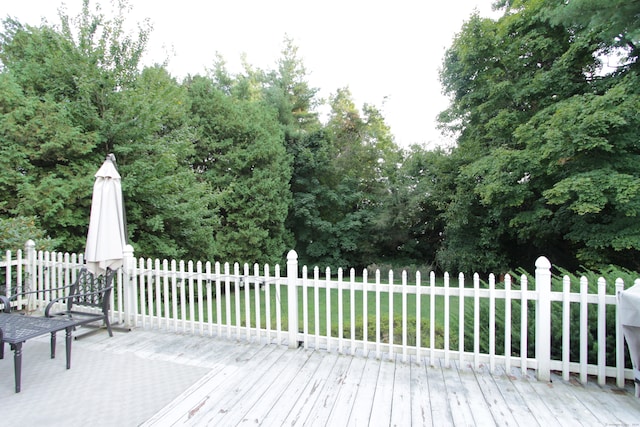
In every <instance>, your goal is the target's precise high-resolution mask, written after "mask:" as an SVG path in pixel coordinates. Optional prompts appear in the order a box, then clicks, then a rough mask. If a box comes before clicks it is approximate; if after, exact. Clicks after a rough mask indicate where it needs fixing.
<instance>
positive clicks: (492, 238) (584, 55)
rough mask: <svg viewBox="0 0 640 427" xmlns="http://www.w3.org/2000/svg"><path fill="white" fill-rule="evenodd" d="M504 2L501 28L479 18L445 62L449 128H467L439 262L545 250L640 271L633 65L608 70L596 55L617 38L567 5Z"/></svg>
mask: <svg viewBox="0 0 640 427" xmlns="http://www.w3.org/2000/svg"><path fill="white" fill-rule="evenodd" d="M575 3H576V4H577V3H579V2H575ZM584 3H585V4H586V2H584ZM569 4H570V5H574V2H569ZM503 6H506V9H505V14H504V16H503V17H502V18H500V19H499V20H497V21H492V20H489V19H481V18H480V17H478V16H477V15H476V16H472V17H471V19H470V20H469V21H468V22H467V23H466V24H465V26H464V27H463V30H462V32H461V33H460V34H459V35H458V36H457V37H456V39H455V40H454V43H453V45H452V47H451V49H450V50H449V51H448V52H447V55H446V59H445V62H444V67H443V71H442V76H441V78H442V82H443V84H444V87H445V91H446V92H447V93H448V94H449V95H450V96H451V97H452V103H451V107H450V108H449V109H448V110H447V111H446V112H445V113H443V114H442V115H441V120H442V122H444V123H445V124H448V125H449V126H452V128H453V129H457V130H458V131H459V132H460V133H459V138H458V143H459V144H458V147H457V148H456V149H455V150H454V152H453V154H452V155H453V156H454V157H457V158H459V160H460V169H459V171H460V174H459V179H458V181H457V183H456V192H455V195H454V197H453V199H452V201H451V203H450V204H449V206H448V208H447V219H448V221H447V226H446V229H445V234H444V235H445V242H444V246H443V249H442V250H441V251H440V259H441V261H442V262H443V263H444V262H447V260H448V262H449V263H450V267H454V266H455V267H458V268H460V269H469V270H476V269H477V270H480V269H486V268H490V269H507V268H509V267H514V266H518V265H523V263H524V262H526V258H533V257H534V255H537V254H539V253H544V254H546V255H548V256H550V257H552V258H553V259H554V261H555V262H557V263H560V264H563V265H565V266H567V267H569V268H573V267H575V266H576V265H577V264H578V263H583V264H585V265H587V266H590V267H593V266H598V265H601V264H606V263H609V262H620V263H622V264H623V265H625V266H632V265H635V261H633V260H634V258H635V257H637V250H638V249H639V248H640V245H638V241H637V239H636V237H635V234H636V233H634V232H633V230H632V229H631V228H630V227H629V226H628V224H630V223H631V222H633V217H634V216H635V215H636V205H637V201H638V195H639V193H638V191H637V188H638V187H637V185H638V181H637V180H638V172H637V168H635V169H634V168H633V167H630V166H629V162H632V163H633V162H634V159H635V156H636V155H637V154H638V153H637V151H636V150H635V148H634V146H633V144H630V143H629V141H630V140H632V139H633V137H632V136H631V135H633V134H634V132H635V131H636V130H637V125H638V124H637V118H636V117H635V116H633V115H632V114H630V111H632V110H633V109H634V108H635V106H636V105H637V104H636V103H637V91H636V90H635V89H634V85H633V83H632V82H635V80H636V77H635V74H634V73H633V64H630V63H627V64H626V65H625V66H624V67H623V68H622V69H621V70H620V71H619V72H617V73H612V74H606V73H603V72H602V71H601V70H602V63H601V61H600V59H599V58H598V55H599V54H600V53H602V52H607V51H608V52H611V51H613V50H614V48H615V43H617V41H615V42H614V41H612V40H611V37H610V34H611V33H610V28H606V29H605V27H602V26H597V25H595V26H594V25H591V24H589V25H587V24H585V23H584V20H583V19H582V18H581V19H579V20H576V19H570V18H566V17H571V16H574V15H573V14H570V13H569V14H567V13H565V12H567V11H568V10H569V9H570V8H571V7H573V6H568V5H567V2H563V1H553V2H538V1H532V0H530V1H528V0H521V1H513V2H509V3H508V4H507V3H506V2H503ZM608 7H611V8H615V5H614V4H612V5H610V6H607V8H608ZM607 13H608V15H607ZM604 15H606V16H609V15H611V16H614V15H615V13H612V11H611V10H610V11H609V12H605V13H603V16H604ZM558 16H563V17H565V18H566V20H564V21H563V20H561V19H558V18H557V17H558ZM624 22H627V20H626V19H625V20H624ZM625 25H626V24H625V23H623V22H621V23H620V28H618V29H617V30H616V31H617V32H619V33H621V34H623V33H624V32H625V31H624V27H625ZM614 26H615V25H614ZM607 40H608V41H607ZM628 52H633V49H631V48H630V50H628ZM632 56H633V55H631V54H630V55H629V57H628V60H630V61H633V58H632ZM622 99H624V102H622ZM594 231H595V233H594ZM472 236H475V238H473V239H471V237H472ZM514 248H518V250H514ZM633 254H636V255H633ZM630 255H631V256H630ZM451 260H457V261H453V262H452V261H451Z"/></svg>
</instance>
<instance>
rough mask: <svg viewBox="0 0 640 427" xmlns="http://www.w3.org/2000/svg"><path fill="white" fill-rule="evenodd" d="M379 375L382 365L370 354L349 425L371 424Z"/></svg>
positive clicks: (366, 360)
mask: <svg viewBox="0 0 640 427" xmlns="http://www.w3.org/2000/svg"><path fill="white" fill-rule="evenodd" d="M379 374H380V363H379V361H378V360H376V359H375V358H374V357H373V354H371V353H370V354H369V355H367V357H366V359H365V367H364V371H363V372H362V378H361V380H360V384H359V386H358V393H357V394H356V396H355V399H354V401H353V406H352V408H351V414H350V415H349V420H348V422H347V425H351V426H368V425H369V424H370V416H371V408H372V405H373V397H374V395H375V393H376V387H377V385H378V375H379Z"/></svg>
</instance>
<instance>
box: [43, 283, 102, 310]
mask: <svg viewBox="0 0 640 427" xmlns="http://www.w3.org/2000/svg"><path fill="white" fill-rule="evenodd" d="M111 289H113V286H109V287H107V288H104V289H100V290H99V291H94V292H87V293H84V294H73V295H67V296H65V297H60V298H56V299H54V300H51V301H50V302H49V304H47V307H46V308H45V309H44V316H45V317H53V316H52V315H50V314H49V312H50V311H51V308H52V307H53V306H54V305H55V304H57V303H59V302H60V301H66V300H68V299H70V298H71V299H74V298H82V297H88V296H91V295H99V294H104V293H105V292H107V291H109V290H111Z"/></svg>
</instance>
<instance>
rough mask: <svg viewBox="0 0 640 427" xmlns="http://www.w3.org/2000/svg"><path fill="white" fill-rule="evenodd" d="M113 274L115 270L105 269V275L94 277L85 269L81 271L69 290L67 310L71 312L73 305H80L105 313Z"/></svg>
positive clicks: (107, 308)
mask: <svg viewBox="0 0 640 427" xmlns="http://www.w3.org/2000/svg"><path fill="white" fill-rule="evenodd" d="M114 274H115V270H111V269H107V272H106V273H105V274H103V275H100V276H95V275H94V274H93V273H91V272H90V271H89V270H87V269H86V268H83V269H81V270H80V272H79V273H78V277H77V279H76V281H75V282H74V283H73V284H72V285H71V288H70V290H69V296H71V298H68V299H67V310H69V311H71V310H72V308H73V306H74V305H80V306H87V307H96V308H100V309H102V311H103V312H105V313H106V312H107V311H108V310H109V300H110V298H111V290H112V289H113V276H114Z"/></svg>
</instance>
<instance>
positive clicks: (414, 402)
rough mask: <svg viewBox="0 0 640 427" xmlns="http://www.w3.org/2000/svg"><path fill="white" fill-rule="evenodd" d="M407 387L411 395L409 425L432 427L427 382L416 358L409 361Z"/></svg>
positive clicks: (423, 368) (422, 366)
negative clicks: (409, 374)
mask: <svg viewBox="0 0 640 427" xmlns="http://www.w3.org/2000/svg"><path fill="white" fill-rule="evenodd" d="M409 387H410V393H411V424H412V425H415V426H433V425H434V422H433V418H432V416H431V399H430V398H429V382H428V380H427V375H426V372H425V366H424V364H423V363H422V361H421V360H417V359H416V357H412V359H411V378H410V384H409ZM438 425H440V424H438Z"/></svg>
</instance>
